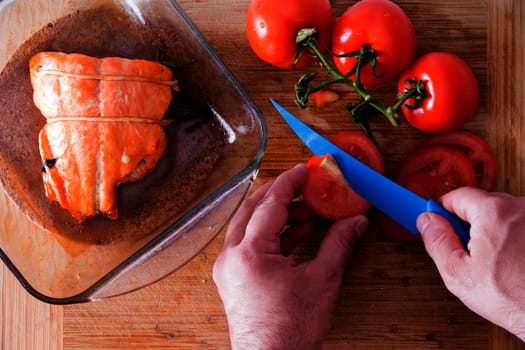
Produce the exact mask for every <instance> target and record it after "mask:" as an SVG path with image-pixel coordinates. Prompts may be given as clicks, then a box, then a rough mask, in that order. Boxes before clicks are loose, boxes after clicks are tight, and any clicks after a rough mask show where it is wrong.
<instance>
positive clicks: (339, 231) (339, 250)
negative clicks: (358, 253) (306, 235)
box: [314, 215, 368, 276]
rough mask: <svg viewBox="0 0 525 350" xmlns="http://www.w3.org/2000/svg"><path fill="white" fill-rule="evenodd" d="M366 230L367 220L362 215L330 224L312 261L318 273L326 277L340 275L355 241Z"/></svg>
mask: <svg viewBox="0 0 525 350" xmlns="http://www.w3.org/2000/svg"><path fill="white" fill-rule="evenodd" d="M367 228H368V219H367V218H366V216H364V215H359V216H354V217H351V218H346V219H342V220H339V221H337V222H335V223H334V224H332V226H331V227H330V228H329V229H328V232H327V233H326V236H325V237H324V239H323V242H322V243H321V246H320V247H319V251H318V252H317V256H316V257H315V260H314V265H315V267H316V269H317V270H319V271H318V272H320V273H322V274H323V275H326V276H330V275H333V274H336V275H339V274H342V272H343V270H344V267H345V265H346V261H347V260H348V257H349V256H350V254H351V253H352V250H353V249H354V244H355V241H356V240H357V238H359V237H360V236H361V235H362V234H363V233H364V231H366V229H367Z"/></svg>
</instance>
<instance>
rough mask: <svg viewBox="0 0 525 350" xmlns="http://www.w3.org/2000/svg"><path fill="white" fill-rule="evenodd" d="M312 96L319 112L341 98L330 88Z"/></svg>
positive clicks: (316, 92)
mask: <svg viewBox="0 0 525 350" xmlns="http://www.w3.org/2000/svg"><path fill="white" fill-rule="evenodd" d="M310 96H312V98H313V99H314V101H315V104H316V106H317V108H316V109H317V111H320V110H322V109H323V108H324V107H325V106H326V105H327V104H330V103H333V102H335V101H337V100H339V99H340V98H341V96H339V93H338V92H336V91H334V90H331V89H328V88H325V89H322V90H318V91H315V92H312V93H310Z"/></svg>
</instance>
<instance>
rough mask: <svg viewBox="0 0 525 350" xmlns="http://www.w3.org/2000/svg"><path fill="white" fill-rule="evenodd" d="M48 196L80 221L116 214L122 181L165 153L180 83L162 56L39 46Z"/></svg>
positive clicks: (34, 80)
mask: <svg viewBox="0 0 525 350" xmlns="http://www.w3.org/2000/svg"><path fill="white" fill-rule="evenodd" d="M29 70H30V76H31V84H32V86H33V90H34V91H33V101H34V103H35V105H36V107H37V108H38V109H39V110H40V112H41V113H42V115H43V116H44V117H45V118H46V124H45V125H44V127H43V128H42V130H40V133H39V140H38V142H39V149H40V155H41V158H42V176H43V182H44V188H45V194H46V196H47V197H48V198H49V199H51V200H53V201H56V202H58V203H59V204H60V206H62V207H63V208H64V209H66V210H68V211H69V212H70V213H71V215H73V217H75V218H76V219H77V220H78V221H80V222H82V221H84V220H86V219H88V218H91V217H94V216H98V215H103V216H106V217H108V218H111V219H117V218H118V196H117V187H118V185H120V184H122V183H127V182H135V181H139V180H141V179H143V178H144V177H145V176H146V175H148V174H149V173H151V172H152V171H153V170H154V169H155V167H156V165H157V162H158V161H159V160H160V158H161V157H162V156H163V155H164V153H165V152H166V147H167V137H166V134H165V132H164V126H165V125H166V121H165V120H163V117H164V114H165V113H166V111H167V109H168V107H169V104H170V102H171V100H172V98H173V94H172V89H176V88H177V83H176V81H175V80H173V74H172V72H171V70H170V69H169V68H168V67H166V66H164V65H162V64H160V63H157V62H153V61H147V60H139V59H125V58H120V57H106V58H95V57H90V56H86V55H82V54H76V53H73V54H65V53H61V52H40V53H38V54H36V55H35V56H33V57H32V58H31V59H30V61H29Z"/></svg>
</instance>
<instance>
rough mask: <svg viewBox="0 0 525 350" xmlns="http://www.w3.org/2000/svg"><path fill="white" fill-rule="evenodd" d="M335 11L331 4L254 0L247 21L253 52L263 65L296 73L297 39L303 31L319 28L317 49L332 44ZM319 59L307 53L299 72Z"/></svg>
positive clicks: (324, 0)
mask: <svg viewBox="0 0 525 350" xmlns="http://www.w3.org/2000/svg"><path fill="white" fill-rule="evenodd" d="M331 26H332V7H331V5H330V1H329V0H286V1H281V0H252V2H251V3H250V7H249V8H248V15H247V18H246V33H247V35H248V42H249V43H250V46H251V48H252V50H253V51H254V52H255V54H257V56H259V58H261V59H262V60H263V61H265V62H268V63H270V64H273V65H274V66H277V67H280V68H283V69H292V62H293V60H294V58H295V55H296V51H297V49H296V44H295V38H296V36H297V32H298V31H299V30H300V29H303V28H314V27H315V28H317V30H318V32H319V34H320V38H319V40H318V41H317V46H318V47H319V48H320V49H321V50H324V49H327V48H328V46H329V43H330V31H331ZM314 60H315V59H314V58H313V57H312V56H310V55H308V53H307V52H305V53H303V55H302V57H301V59H300V60H299V62H298V63H297V65H296V68H301V67H304V66H306V65H308V64H310V63H312V62H313V61H314Z"/></svg>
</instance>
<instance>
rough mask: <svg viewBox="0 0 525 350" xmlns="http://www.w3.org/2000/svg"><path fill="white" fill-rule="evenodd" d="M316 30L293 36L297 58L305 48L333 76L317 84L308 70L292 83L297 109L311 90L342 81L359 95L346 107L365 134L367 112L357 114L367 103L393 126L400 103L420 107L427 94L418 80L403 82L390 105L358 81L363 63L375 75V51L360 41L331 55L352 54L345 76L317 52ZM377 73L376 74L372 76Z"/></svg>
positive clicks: (315, 74) (396, 124)
mask: <svg viewBox="0 0 525 350" xmlns="http://www.w3.org/2000/svg"><path fill="white" fill-rule="evenodd" d="M318 35H319V34H318V33H317V30H316V29H315V28H305V29H301V30H300V31H299V33H298V35H297V38H296V44H297V47H298V57H300V54H299V52H300V53H302V52H303V50H304V49H305V48H307V49H309V50H310V51H311V52H313V53H314V54H315V55H316V56H317V57H318V58H319V60H320V62H321V64H322V65H323V66H324V67H325V68H326V69H327V71H328V73H329V74H330V75H331V76H332V77H333V79H329V80H325V81H323V82H320V83H318V84H315V85H313V84H312V82H313V80H314V79H315V77H316V76H317V73H309V74H305V75H303V76H302V77H301V78H300V79H299V81H298V82H297V84H296V86H295V91H296V101H297V104H298V105H299V106H300V107H301V108H306V107H307V106H308V97H309V95H310V94H311V93H313V92H316V91H319V90H322V89H324V88H326V87H327V86H329V85H333V84H342V85H346V86H349V87H351V88H352V89H353V90H355V91H356V92H357V93H358V94H359V95H360V96H361V101H360V102H359V104H357V105H348V106H347V110H348V111H349V112H350V114H351V116H352V120H354V121H356V122H359V123H361V124H362V126H363V128H364V129H365V131H366V133H367V134H370V129H369V127H368V123H366V127H365V125H364V124H363V122H364V121H365V120H366V119H367V117H368V114H369V112H368V114H367V115H361V114H362V113H363V111H364V110H365V108H364V107H365V106H370V107H372V108H373V109H375V110H376V111H377V112H379V113H381V114H382V115H383V116H385V117H386V118H387V119H388V121H389V122H390V123H391V124H392V125H393V126H398V125H399V121H398V118H397V112H398V111H399V109H400V108H401V107H402V106H404V107H407V108H418V107H419V106H421V103H422V101H423V100H424V99H425V98H426V97H427V93H426V91H425V85H424V83H423V82H422V81H417V82H416V81H413V80H411V81H407V82H405V84H406V90H407V91H406V92H405V93H402V94H398V95H397V98H398V101H397V102H396V103H395V104H394V105H393V106H387V105H385V104H383V103H382V102H381V101H379V100H378V99H377V98H375V97H374V96H373V95H372V94H370V93H369V92H368V91H367V90H366V88H365V87H364V86H363V84H362V83H361V70H362V68H363V66H365V65H367V64H370V65H371V66H372V74H374V75H376V72H375V67H376V64H377V52H376V51H375V50H374V49H373V48H372V47H371V46H370V45H368V44H364V45H363V46H362V47H361V48H360V49H359V50H358V51H352V52H348V53H344V54H342V55H334V56H338V57H355V58H357V63H356V64H355V66H354V67H353V68H352V69H351V70H350V72H348V73H347V74H346V75H345V74H342V73H341V72H340V71H339V70H338V69H337V68H336V67H335V66H334V65H333V64H332V63H331V62H330V61H329V60H328V59H327V57H326V56H325V55H324V54H323V53H322V52H321V50H320V49H319V47H318V46H317V45H316V43H315V40H316V39H317V38H318ZM353 75H355V80H352V79H350V77H351V76H353ZM376 76H378V75H376ZM409 99H412V100H413V104H411V105H409V104H407V101H408V100H409Z"/></svg>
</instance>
